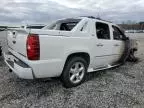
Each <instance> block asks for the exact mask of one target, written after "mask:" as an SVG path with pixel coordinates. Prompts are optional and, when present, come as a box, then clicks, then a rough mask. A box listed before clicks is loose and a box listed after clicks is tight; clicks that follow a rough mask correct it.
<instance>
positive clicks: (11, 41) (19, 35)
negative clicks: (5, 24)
mask: <svg viewBox="0 0 144 108" xmlns="http://www.w3.org/2000/svg"><path fill="white" fill-rule="evenodd" d="M28 34H29V32H28V31H26V30H25V29H10V30H8V36H7V40H8V47H9V48H11V49H12V50H14V51H16V52H18V53H20V54H22V55H24V56H26V40H27V36H28Z"/></svg>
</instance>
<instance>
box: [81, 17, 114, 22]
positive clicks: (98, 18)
mask: <svg viewBox="0 0 144 108" xmlns="http://www.w3.org/2000/svg"><path fill="white" fill-rule="evenodd" d="M80 17H87V18H91V19H97V20H101V21H106V22H109V23H112V22H111V21H107V20H103V19H101V18H100V17H94V16H80Z"/></svg>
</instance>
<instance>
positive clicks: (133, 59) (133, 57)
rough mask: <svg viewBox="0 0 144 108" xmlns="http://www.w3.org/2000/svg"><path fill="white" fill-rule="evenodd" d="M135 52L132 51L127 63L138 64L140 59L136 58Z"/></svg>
mask: <svg viewBox="0 0 144 108" xmlns="http://www.w3.org/2000/svg"><path fill="white" fill-rule="evenodd" d="M134 52H135V51H134V50H131V52H130V54H129V56H128V59H127V61H129V62H136V61H137V60H138V59H137V58H136V57H135V53H134Z"/></svg>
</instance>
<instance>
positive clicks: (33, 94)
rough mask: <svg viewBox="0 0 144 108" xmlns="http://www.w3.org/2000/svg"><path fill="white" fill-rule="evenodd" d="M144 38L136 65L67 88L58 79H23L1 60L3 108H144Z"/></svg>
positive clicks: (98, 74) (0, 100) (90, 76)
mask: <svg viewBox="0 0 144 108" xmlns="http://www.w3.org/2000/svg"><path fill="white" fill-rule="evenodd" d="M143 42H144V39H143V40H140V41H139V51H138V53H137V56H138V57H139V61H138V62H136V63H130V62H127V63H125V65H122V66H119V67H117V68H113V69H109V70H105V71H99V72H95V73H89V74H88V77H87V81H86V82H85V83H83V84H82V85H80V86H78V87H75V88H71V89H66V88H64V87H63V86H62V84H61V82H60V81H59V79H53V80H50V79H41V80H22V79H19V78H17V77H16V76H15V75H14V74H13V73H9V72H8V68H7V66H6V65H5V64H4V62H3V59H2V58H0V108H2V107H3V108H29V107H31V108H33V107H35V108H39V107H42V108H45V107H46V108H95V107H96V108H144V44H143Z"/></svg>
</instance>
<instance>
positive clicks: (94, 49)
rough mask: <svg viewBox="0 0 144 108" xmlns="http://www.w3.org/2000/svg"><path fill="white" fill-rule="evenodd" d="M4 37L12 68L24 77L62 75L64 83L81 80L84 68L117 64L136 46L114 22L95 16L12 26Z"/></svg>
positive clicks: (5, 54) (99, 67)
mask: <svg viewBox="0 0 144 108" xmlns="http://www.w3.org/2000/svg"><path fill="white" fill-rule="evenodd" d="M7 40H8V52H6V53H4V58H5V62H6V64H7V65H8V66H9V68H10V70H11V71H13V72H14V73H15V74H17V75H18V76H19V77H20V78H24V79H35V78H47V77H61V80H62V82H63V84H64V86H65V87H74V86H77V85H79V84H81V83H82V82H84V80H85V78H86V73H87V72H94V71H98V70H103V69H108V68H111V67H115V66H118V65H120V64H121V63H123V62H125V60H126V59H127V58H128V57H129V55H130V52H133V51H135V49H136V48H137V44H136V42H134V41H133V43H135V44H132V45H131V41H130V40H129V39H128V38H127V37H126V36H125V35H124V34H123V32H122V31H121V30H120V28H119V27H118V26H117V25H115V24H113V23H110V22H107V21H103V20H99V19H96V18H94V17H78V18H67V19H61V20H58V21H56V22H54V23H52V24H51V25H49V26H45V27H44V28H42V29H39V30H38V29H11V30H9V31H8V38H7ZM132 50H133V51H132Z"/></svg>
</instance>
